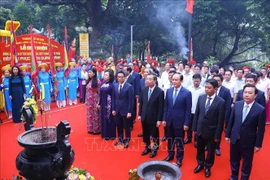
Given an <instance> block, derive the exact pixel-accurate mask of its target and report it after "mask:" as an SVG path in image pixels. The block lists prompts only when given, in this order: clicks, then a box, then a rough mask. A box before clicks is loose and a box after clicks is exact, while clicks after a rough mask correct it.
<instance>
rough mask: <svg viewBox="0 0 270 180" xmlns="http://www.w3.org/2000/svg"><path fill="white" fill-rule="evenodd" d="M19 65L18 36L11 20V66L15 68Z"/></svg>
mask: <svg viewBox="0 0 270 180" xmlns="http://www.w3.org/2000/svg"><path fill="white" fill-rule="evenodd" d="M17 64H18V58H17V51H16V34H15V31H14V24H13V21H12V20H11V27H10V65H11V66H14V65H17Z"/></svg>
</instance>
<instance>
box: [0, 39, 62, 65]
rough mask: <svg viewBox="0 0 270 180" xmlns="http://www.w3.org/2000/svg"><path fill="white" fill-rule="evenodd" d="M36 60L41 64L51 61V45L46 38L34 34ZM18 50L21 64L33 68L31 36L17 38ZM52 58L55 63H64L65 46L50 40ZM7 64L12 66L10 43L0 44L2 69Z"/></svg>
mask: <svg viewBox="0 0 270 180" xmlns="http://www.w3.org/2000/svg"><path fill="white" fill-rule="evenodd" d="M33 36H34V44H35V50H36V51H35V52H36V59H37V62H38V64H39V63H47V64H49V63H50V62H51V61H50V54H49V44H48V38H47V37H46V36H42V35H38V34H33ZM16 38H17V39H16V41H17V42H16V50H17V56H18V62H19V64H26V65H27V66H28V67H31V35H30V34H25V35H21V36H17V37H16ZM50 43H51V47H52V52H53V55H52V57H53V58H54V62H61V63H64V46H63V45H62V44H60V43H58V42H57V41H54V40H52V39H51V40H50ZM6 64H10V41H3V42H0V68H1V67H2V66H4V65H6Z"/></svg>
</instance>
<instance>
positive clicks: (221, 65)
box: [219, 30, 240, 67]
mask: <svg viewBox="0 0 270 180" xmlns="http://www.w3.org/2000/svg"><path fill="white" fill-rule="evenodd" d="M239 40H240V35H239V30H237V31H236V33H235V39H234V44H233V48H232V50H231V52H230V54H229V55H228V56H227V57H226V58H225V59H224V60H223V61H222V62H221V63H220V64H219V66H220V67H224V66H226V65H227V64H228V63H229V62H230V61H231V60H232V58H233V56H234V54H235V52H236V51H237V50H238V44H239Z"/></svg>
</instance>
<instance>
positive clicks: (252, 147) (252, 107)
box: [225, 84, 266, 180]
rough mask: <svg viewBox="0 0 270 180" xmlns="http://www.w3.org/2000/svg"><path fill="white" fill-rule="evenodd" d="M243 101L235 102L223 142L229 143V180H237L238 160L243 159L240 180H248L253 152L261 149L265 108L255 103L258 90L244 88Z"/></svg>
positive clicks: (248, 87) (252, 87)
mask: <svg viewBox="0 0 270 180" xmlns="http://www.w3.org/2000/svg"><path fill="white" fill-rule="evenodd" d="M243 90H244V95H243V96H244V101H237V102H235V105H234V108H233V110H232V113H231V116H230V120H229V122H228V126H227V131H226V138H225V140H226V141H227V142H228V143H230V163H231V172H232V174H231V177H230V180H238V174H239V167H240V160H241V158H242V159H243V164H242V175H241V180H248V179H249V176H250V172H251V168H252V161H253V156H254V152H258V151H259V150H260V149H261V147H262V142H263V138H264V131H265V119H266V117H265V116H266V115H265V108H264V107H263V106H261V105H260V104H259V103H257V102H255V98H256V95H257V93H258V89H257V88H256V87H255V85H252V84H247V85H245V86H244V89H243Z"/></svg>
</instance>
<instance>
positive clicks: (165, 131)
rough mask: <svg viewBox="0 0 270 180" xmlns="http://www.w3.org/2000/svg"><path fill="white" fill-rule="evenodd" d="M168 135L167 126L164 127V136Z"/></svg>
mask: <svg viewBox="0 0 270 180" xmlns="http://www.w3.org/2000/svg"><path fill="white" fill-rule="evenodd" d="M167 136H168V135H167V128H166V127H164V137H167Z"/></svg>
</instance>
